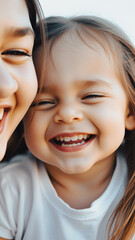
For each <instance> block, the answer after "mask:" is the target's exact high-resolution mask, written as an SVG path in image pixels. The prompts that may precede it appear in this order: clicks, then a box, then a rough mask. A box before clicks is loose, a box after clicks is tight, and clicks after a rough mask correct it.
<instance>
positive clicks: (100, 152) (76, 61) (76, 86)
mask: <svg viewBox="0 0 135 240" xmlns="http://www.w3.org/2000/svg"><path fill="white" fill-rule="evenodd" d="M85 41H87V43H88V41H89V43H90V46H91V47H89V46H88V45H87V44H85V43H83V42H82V41H81V40H79V39H77V38H74V37H73V36H71V35H70V33H69V32H68V33H65V34H64V35H62V36H61V37H60V38H59V39H58V40H57V41H56V42H55V43H54V45H53V47H52V52H51V56H50V55H49V56H48V61H47V66H46V77H45V82H44V89H43V91H42V93H41V95H40V97H38V96H37V98H36V100H35V101H37V102H39V106H38V107H37V111H36V113H35V115H34V118H33V120H32V122H31V124H30V125H29V126H28V128H27V127H26V126H27V121H28V119H29V117H30V116H31V111H32V110H29V112H28V114H27V115H26V118H25V122H24V123H25V124H24V125H25V139H26V143H27V146H28V148H29V149H30V151H31V152H32V153H33V154H34V155H35V156H36V157H38V158H39V159H41V160H42V161H44V162H46V163H48V164H51V165H52V166H55V167H57V168H58V169H59V170H60V171H62V172H65V173H68V174H78V173H79V174H80V173H84V172H86V171H88V170H90V169H91V168H93V167H94V166H96V167H98V166H99V165H100V164H102V163H103V161H104V163H105V162H106V163H107V162H108V161H109V162H110V163H113V162H114V158H115V151H116V149H117V148H118V147H119V146H120V144H121V143H122V141H123V138H124V134H125V128H128V129H132V128H133V125H134V123H133V117H132V116H130V114H129V109H128V100H127V97H126V94H125V91H124V89H123V87H122V84H121V82H120V79H119V77H118V75H117V74H116V71H115V66H114V62H113V61H112V59H111V58H110V57H109V56H108V55H107V54H106V53H105V51H104V50H103V48H101V46H100V45H98V44H97V43H95V42H92V40H90V39H85ZM38 64H39V65H40V64H41V63H40V61H39V62H38Z"/></svg>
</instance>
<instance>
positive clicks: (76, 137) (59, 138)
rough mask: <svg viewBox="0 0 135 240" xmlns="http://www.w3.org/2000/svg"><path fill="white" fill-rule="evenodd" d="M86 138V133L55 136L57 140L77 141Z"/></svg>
mask: <svg viewBox="0 0 135 240" xmlns="http://www.w3.org/2000/svg"><path fill="white" fill-rule="evenodd" d="M87 138H88V134H83V135H82V134H80V135H75V136H73V137H62V136H60V137H56V140H57V141H65V142H69V141H77V140H81V139H87Z"/></svg>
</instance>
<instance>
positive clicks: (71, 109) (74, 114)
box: [54, 103, 83, 124]
mask: <svg viewBox="0 0 135 240" xmlns="http://www.w3.org/2000/svg"><path fill="white" fill-rule="evenodd" d="M82 119H83V113H82V112H81V110H79V109H78V107H75V106H73V105H72V103H71V104H70V105H69V106H62V107H60V108H59V110H58V111H57V113H56V115H55V116H54V121H55V122H56V123H66V124H71V123H72V122H74V121H81V120H82Z"/></svg>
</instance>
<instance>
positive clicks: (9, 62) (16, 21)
mask: <svg viewBox="0 0 135 240" xmlns="http://www.w3.org/2000/svg"><path fill="white" fill-rule="evenodd" d="M17 29H25V30H23V31H22V30H21V31H16V30H17ZM33 43H34V35H33V30H32V27H31V23H30V20H29V15H28V10H27V6H26V3H25V1H24V0H19V1H18V0H9V1H8V4H7V1H3V0H0V119H1V120H0V160H2V158H3V156H4V154H5V151H6V147H7V142H8V140H9V138H10V136H11V134H12V133H13V131H14V130H15V128H16V126H17V125H18V123H19V122H20V121H21V119H22V118H23V116H24V114H25V113H26V111H27V109H28V107H29V106H30V104H31V102H32V101H33V99H34V97H35V94H36V91H37V78H36V74H35V69H34V65H33V60H32V48H33Z"/></svg>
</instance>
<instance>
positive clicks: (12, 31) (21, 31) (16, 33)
mask: <svg viewBox="0 0 135 240" xmlns="http://www.w3.org/2000/svg"><path fill="white" fill-rule="evenodd" d="M6 35H10V36H11V37H13V38H18V37H25V36H32V37H34V36H35V34H34V31H33V30H32V28H31V27H22V28H14V27H12V28H9V29H8V30H7V31H6Z"/></svg>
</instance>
